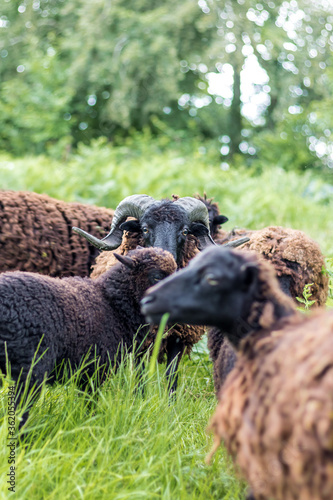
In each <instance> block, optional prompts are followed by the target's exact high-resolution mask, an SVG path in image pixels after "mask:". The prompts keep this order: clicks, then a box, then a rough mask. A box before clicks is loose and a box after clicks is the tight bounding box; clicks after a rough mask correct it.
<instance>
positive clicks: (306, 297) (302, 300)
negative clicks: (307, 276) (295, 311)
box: [296, 283, 316, 311]
mask: <svg viewBox="0 0 333 500" xmlns="http://www.w3.org/2000/svg"><path fill="white" fill-rule="evenodd" d="M312 285H313V283H307V284H306V285H305V286H304V289H303V297H296V300H298V302H300V303H301V304H303V307H302V309H305V310H306V311H308V310H309V309H310V307H311V306H312V305H313V304H314V303H315V302H316V301H315V300H309V299H310V297H311V295H312V291H311V287H312Z"/></svg>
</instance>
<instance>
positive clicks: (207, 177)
mask: <svg viewBox="0 0 333 500" xmlns="http://www.w3.org/2000/svg"><path fill="white" fill-rule="evenodd" d="M62 154H63V156H64V158H66V154H67V150H66V148H65V147H64V149H63V153H62ZM222 167H223V168H226V165H225V164H224V163H223V164H222ZM223 168H220V159H219V156H218V154H217V153H216V143H214V141H211V142H207V141H205V142H201V143H198V142H197V141H195V140H194V139H193V140H185V139H184V137H183V136H182V135H181V134H179V135H177V132H173V133H170V134H169V133H168V132H165V133H163V134H160V135H159V136H158V137H157V138H154V137H153V136H152V135H151V132H149V130H145V132H144V133H143V134H138V133H134V134H132V135H131V136H130V137H128V138H127V139H126V140H123V141H118V144H117V145H116V144H111V143H109V142H107V141H106V140H105V139H102V138H100V139H98V140H96V141H93V142H92V143H91V145H90V146H87V145H84V144H80V145H79V147H78V150H77V152H76V153H74V154H70V155H69V156H67V160H65V159H64V160H63V161H57V160H54V159H51V158H49V157H46V156H39V157H24V158H20V159H14V158H12V157H10V156H9V155H0V177H1V179H2V188H4V189H15V190H20V189H21V190H22V189H23V190H24V189H26V190H30V191H36V192H40V193H43V192H44V193H47V194H49V195H50V196H53V197H55V198H60V199H64V200H67V201H74V200H77V201H85V202H89V203H95V204H97V205H101V206H107V207H111V208H115V207H116V206H117V204H118V203H119V202H120V201H121V200H122V199H123V198H125V197H126V196H128V195H131V194H133V193H146V194H149V195H151V196H154V197H156V198H162V197H170V196H171V194H173V193H174V194H178V195H180V196H193V194H195V193H201V194H202V193H203V192H204V191H206V193H207V195H208V196H209V197H211V196H213V197H215V199H216V201H217V202H219V204H220V208H221V211H222V213H223V214H225V215H227V216H228V217H229V222H228V223H227V224H226V225H225V226H224V227H225V228H226V229H229V230H230V229H232V228H233V227H235V226H237V227H248V228H253V229H259V228H260V227H265V226H269V225H281V226H286V227H293V228H295V229H301V230H303V231H305V232H306V233H307V234H309V235H310V236H311V237H312V238H314V239H316V240H317V241H318V242H319V244H320V245H321V248H322V250H323V252H324V253H325V255H327V256H332V252H333V219H332V217H331V213H332V210H333V199H332V195H331V194H330V193H331V189H332V186H331V185H330V184H327V183H325V182H324V181H323V180H322V179H320V178H319V177H317V176H315V175H313V174H312V173H311V171H307V172H305V173H302V174H298V173H296V172H295V171H285V170H284V169H282V168H280V167H272V168H270V169H267V168H264V166H261V163H260V162H259V160H258V161H257V162H256V165H255V167H253V168H251V169H249V168H245V167H244V166H242V165H241V163H240V164H238V163H237V156H235V166H234V164H231V165H230V168H229V170H223Z"/></svg>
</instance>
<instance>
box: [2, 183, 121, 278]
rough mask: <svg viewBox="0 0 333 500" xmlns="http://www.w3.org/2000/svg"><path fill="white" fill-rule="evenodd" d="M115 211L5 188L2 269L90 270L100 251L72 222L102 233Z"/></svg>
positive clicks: (82, 273) (57, 274)
mask: <svg viewBox="0 0 333 500" xmlns="http://www.w3.org/2000/svg"><path fill="white" fill-rule="evenodd" d="M112 217H113V210H110V209H108V208H99V207H95V206H93V205H87V204H83V203H66V202H63V201H60V200H56V199H54V198H50V197H49V196H47V195H44V194H37V193H32V192H28V191H0V272H3V271H14V270H19V271H29V272H35V273H41V274H47V275H49V276H54V277H64V276H88V275H89V272H90V269H91V266H92V264H93V263H94V262H95V258H96V256H97V255H98V253H99V252H98V250H97V249H96V248H94V247H91V245H89V244H88V242H87V241H85V240H83V239H82V238H80V237H79V236H78V235H77V234H75V233H72V226H73V225H80V226H81V227H83V228H85V229H86V230H87V231H90V232H91V233H92V234H94V235H95V236H96V237H97V236H101V235H103V234H104V232H105V231H106V230H108V229H109V227H110V223H111V221H112Z"/></svg>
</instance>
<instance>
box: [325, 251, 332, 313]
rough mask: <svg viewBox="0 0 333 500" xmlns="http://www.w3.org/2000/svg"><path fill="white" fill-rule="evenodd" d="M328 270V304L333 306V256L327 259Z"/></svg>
mask: <svg viewBox="0 0 333 500" xmlns="http://www.w3.org/2000/svg"><path fill="white" fill-rule="evenodd" d="M326 272H327V274H328V276H329V285H328V286H329V294H328V300H327V303H326V305H327V306H328V307H333V258H328V259H326Z"/></svg>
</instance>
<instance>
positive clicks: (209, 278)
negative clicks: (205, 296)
mask: <svg viewBox="0 0 333 500" xmlns="http://www.w3.org/2000/svg"><path fill="white" fill-rule="evenodd" d="M205 281H206V282H207V283H208V284H209V285H211V286H216V285H218V284H219V282H218V280H217V279H215V276H214V274H206V276H205Z"/></svg>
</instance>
